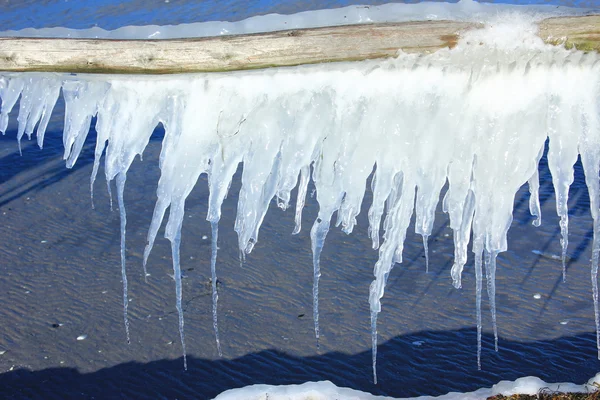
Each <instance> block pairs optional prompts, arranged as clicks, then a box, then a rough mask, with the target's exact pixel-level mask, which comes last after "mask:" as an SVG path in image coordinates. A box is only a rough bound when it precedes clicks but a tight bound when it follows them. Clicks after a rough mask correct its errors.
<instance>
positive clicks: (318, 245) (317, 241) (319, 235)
mask: <svg viewBox="0 0 600 400" xmlns="http://www.w3.org/2000/svg"><path fill="white" fill-rule="evenodd" d="M330 219H331V214H328V215H319V217H317V220H316V221H315V223H314V224H313V227H312V229H311V230H310V240H311V243H312V253H313V321H314V324H315V338H316V339H317V348H319V337H320V331H319V278H320V277H321V264H320V263H321V252H322V251H323V245H324V244H325V237H326V236H327V232H328V231H329V224H330Z"/></svg>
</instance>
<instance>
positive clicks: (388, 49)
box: [0, 15, 600, 74]
mask: <svg viewBox="0 0 600 400" xmlns="http://www.w3.org/2000/svg"><path fill="white" fill-rule="evenodd" d="M482 25H483V24H481V23H479V22H473V21H408V22H396V23H380V24H361V25H345V26H334V27H321V28H308V29H293V30H284V31H277V32H267V33H254V34H246V35H226V36H216V37H215V36H213V37H202V38H187V39H167V40H158V39H149V40H148V39H146V40H135V39H132V40H119V39H83V38H77V39H74V38H37V37H36V38H18V37H7V38H0V70H1V71H11V72H27V71H35V72H70V73H118V74H169V73H198V72H224V71H235V70H249V69H259V68H268V67H286V66H295V65H302V64H315V63H328V62H341V61H362V60H369V59H380V58H390V57H396V56H397V55H398V52H399V51H402V52H404V53H431V52H434V51H436V50H440V49H443V48H453V47H454V46H456V44H457V42H458V40H459V39H460V38H461V37H462V36H464V35H465V33H467V32H469V31H472V30H474V29H480V28H481V27H482ZM599 32H600V15H588V16H576V17H554V18H547V19H544V20H542V21H540V22H539V25H538V26H537V34H538V35H539V37H540V38H541V39H542V40H544V42H546V43H550V44H559V45H563V44H564V45H565V46H566V47H567V48H576V49H578V50H583V51H598V50H600V33H599ZM17 34H18V33H17Z"/></svg>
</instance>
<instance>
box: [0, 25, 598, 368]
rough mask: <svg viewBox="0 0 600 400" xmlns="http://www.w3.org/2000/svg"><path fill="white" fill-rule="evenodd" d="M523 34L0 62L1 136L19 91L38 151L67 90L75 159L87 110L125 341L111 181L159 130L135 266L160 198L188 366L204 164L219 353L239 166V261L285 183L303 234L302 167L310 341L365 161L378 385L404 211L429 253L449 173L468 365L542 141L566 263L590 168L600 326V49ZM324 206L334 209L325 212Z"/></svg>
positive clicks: (67, 135) (508, 30)
mask: <svg viewBox="0 0 600 400" xmlns="http://www.w3.org/2000/svg"><path fill="white" fill-rule="evenodd" d="M534 32H535V27H534V26H533V25H532V24H531V23H530V21H528V20H526V19H524V18H520V17H519V16H518V15H510V16H509V17H506V16H504V17H503V18H499V19H498V20H497V21H496V22H494V23H493V24H490V27H489V28H485V29H481V30H479V31H474V32H470V33H468V34H466V35H465V36H464V37H463V38H462V39H461V41H460V42H459V43H458V45H457V46H456V47H455V48H454V49H452V50H450V49H445V50H441V51H438V52H436V53H434V54H430V55H406V54H400V55H399V57H398V58H397V59H393V60H387V61H378V62H375V61H369V62H355V63H340V64H331V65H316V66H305V67H295V68H285V69H269V70H263V71H253V72H238V73H225V74H198V75H173V76H158V77H151V76H97V75H65V74H48V73H46V74H44V73H27V74H9V73H4V74H0V97H1V98H2V110H1V113H0V130H1V131H2V132H4V131H5V130H6V128H7V123H8V116H9V113H10V111H11V109H12V108H13V106H14V105H15V104H16V102H17V100H18V99H19V97H20V105H19V115H18V118H17V119H18V134H17V137H18V140H19V141H20V140H21V138H22V136H23V135H24V134H27V135H28V136H31V135H32V133H33V131H34V129H35V127H36V125H37V132H36V134H37V138H38V142H39V145H40V146H42V144H43V137H44V130H45V128H46V125H47V123H48V119H49V116H50V113H51V111H52V108H53V107H54V105H55V103H56V101H57V98H58V95H59V91H60V90H62V93H63V96H64V99H65V103H66V109H65V125H64V137H63V141H64V146H65V154H64V158H65V160H66V162H67V166H68V167H71V166H73V164H74V163H75V162H76V160H77V157H78V155H79V153H80V151H81V149H82V146H83V143H84V141H85V139H86V136H87V134H88V131H89V129H90V123H91V120H92V117H93V116H96V117H97V122H96V131H97V133H98V134H97V143H96V151H95V161H94V166H93V172H92V176H91V185H92V187H93V184H94V181H95V178H96V175H97V173H98V171H99V165H100V161H101V158H102V156H103V155H104V172H105V174H106V179H107V181H108V182H110V181H112V180H116V183H117V190H118V202H119V210H120V213H121V261H122V263H121V264H122V265H121V267H122V274H123V284H124V319H125V329H126V331H127V335H128V326H129V323H128V320H127V304H128V302H127V276H126V265H125V251H126V248H125V243H126V241H125V239H126V237H125V231H126V214H125V204H124V202H123V192H124V189H125V182H126V177H127V171H128V169H129V167H130V165H131V163H132V162H133V160H134V158H135V157H136V156H137V155H141V154H142V153H143V151H144V148H145V146H146V145H147V144H148V141H149V138H150V135H151V134H152V132H153V130H154V128H155V127H156V126H157V125H158V124H159V123H162V124H163V125H164V128H165V137H164V140H163V144H162V152H161V155H160V169H161V177H160V180H159V182H158V189H157V196H158V200H157V202H156V206H155V209H154V215H153V218H152V222H151V225H150V228H149V233H148V244H147V246H146V249H145V251H144V268H145V267H146V263H147V261H148V257H149V255H150V252H151V250H152V247H153V244H154V241H155V239H156V236H157V234H158V231H159V228H160V226H161V223H162V221H163V219H164V217H165V213H166V211H167V209H169V216H168V222H167V225H166V229H165V237H166V238H167V239H169V240H170V242H171V247H172V258H173V272H174V279H175V286H176V305H177V310H178V313H179V330H180V335H181V343H182V347H183V353H184V362H185V337H184V318H183V310H182V296H183V294H182V286H181V268H180V257H179V247H180V241H181V228H182V223H183V219H184V213H185V201H186V198H187V196H188V195H189V193H190V192H191V190H192V188H193V187H194V185H195V184H196V182H197V180H198V178H199V176H200V175H201V174H207V175H208V178H209V189H210V198H209V210H208V216H207V220H208V221H210V223H211V226H212V234H213V237H212V257H211V276H212V289H213V325H214V329H215V334H216V338H217V346H218V349H219V352H220V342H219V336H218V326H217V299H218V296H217V274H216V264H217V235H218V223H219V220H220V214H221V204H222V202H223V199H224V198H225V196H226V195H227V192H228V190H229V186H230V183H231V180H232V177H233V174H234V173H235V171H236V169H237V167H238V165H239V164H240V163H243V174H242V187H241V189H240V192H239V202H238V208H237V218H236V221H235V231H236V232H237V234H238V244H239V251H240V259H241V260H242V261H243V259H244V257H245V255H246V254H248V253H250V252H251V251H252V249H253V247H254V245H255V243H256V241H257V240H258V235H259V229H260V226H261V223H262V221H263V218H264V216H265V214H266V212H267V210H268V208H269V205H270V204H271V202H272V201H273V199H274V198H275V199H276V201H277V205H278V206H279V207H280V208H282V209H286V208H287V207H288V206H289V205H290V202H291V191H292V189H294V188H295V187H296V186H298V187H299V189H298V196H297V199H296V227H295V228H294V231H293V232H294V233H298V232H299V231H300V220H301V213H302V208H303V205H304V199H305V196H306V193H307V185H308V182H309V180H310V177H312V180H313V182H314V185H315V187H316V193H317V194H316V196H317V200H318V203H319V214H318V217H317V219H316V221H315V222H314V224H313V226H312V229H311V231H310V236H311V240H312V251H313V269H314V284H313V288H314V289H313V295H314V320H315V335H316V338H317V342H318V338H319V324H318V312H319V309H318V285H319V276H320V269H321V265H320V259H319V258H320V253H321V250H322V248H323V246H324V245H325V240H326V236H327V232H328V230H329V228H330V225H331V223H332V222H333V223H334V224H335V225H336V226H341V228H342V230H343V231H344V232H346V233H348V234H349V233H351V232H352V230H353V228H354V225H355V224H356V216H357V215H358V213H359V212H360V209H361V204H362V201H363V196H364V193H365V190H366V183H367V178H368V177H369V175H371V174H372V173H373V181H372V191H373V200H372V203H371V205H370V208H369V210H368V219H369V233H370V237H371V239H372V244H373V248H374V249H378V250H379V260H378V261H377V263H376V264H375V267H374V276H375V279H374V280H373V282H372V284H371V287H370V293H369V303H370V310H371V325H372V350H373V373H374V378H375V380H376V379H377V378H376V377H377V375H376V351H377V316H378V314H379V312H380V311H381V299H382V297H383V295H384V290H385V284H386V280H387V278H388V276H389V274H390V273H391V270H392V267H393V266H394V265H395V264H397V263H402V253H403V245H404V240H405V237H406V234H407V229H408V227H409V223H410V221H411V217H412V216H413V214H414V215H415V221H416V223H415V231H416V233H417V234H420V235H422V237H423V243H424V245H425V247H427V239H428V237H429V236H430V235H431V233H432V226H433V219H434V215H435V209H436V207H437V205H438V201H439V199H440V194H441V192H442V188H443V187H444V186H445V185H447V191H446V192H445V194H444V196H443V210H444V211H445V212H446V213H448V215H449V218H450V226H451V228H452V229H453V231H454V245H455V257H454V265H453V266H452V270H451V271H450V272H451V277H452V280H453V283H454V286H456V287H457V288H459V287H461V274H462V271H463V268H464V266H465V264H466V263H467V248H468V245H469V243H470V241H471V240H472V249H473V253H474V269H475V275H476V315H477V317H476V320H477V332H478V334H477V337H478V339H477V356H478V363H480V353H481V332H482V324H481V296H482V290H483V276H484V271H485V278H486V289H487V294H488V296H489V299H490V306H491V312H492V320H493V321H494V322H493V324H494V326H493V329H494V332H495V336H496V348H497V333H496V323H495V301H494V296H495V283H494V279H495V272H496V257H497V256H498V254H499V253H500V252H503V251H506V250H507V239H506V236H507V231H508V229H509V227H510V224H511V221H512V211H513V203H514V197H515V194H516V192H517V190H518V189H519V188H520V187H521V186H522V185H523V184H524V183H526V182H528V183H529V188H530V193H531V198H530V209H531V213H532V215H534V216H535V217H536V219H535V220H534V225H539V223H540V222H541V215H540V206H539V199H538V189H539V181H538V170H537V167H538V165H537V164H538V162H539V160H540V157H541V155H542V153H543V149H544V144H545V142H546V140H547V139H549V153H548V163H549V165H550V171H551V173H552V176H553V182H554V187H555V190H556V198H557V212H558V214H559V216H560V218H561V224H560V225H561V233H562V235H563V237H562V241H561V243H562V257H563V262H564V258H565V255H566V252H567V243H568V242H567V234H568V229H567V227H568V213H567V208H566V207H567V198H568V189H569V186H570V184H571V183H572V181H573V165H574V163H575V161H576V160H577V157H578V156H579V157H581V161H582V164H583V168H584V171H585V174H586V182H587V186H588V189H589V193H590V200H591V213H592V218H593V220H594V239H593V253H592V263H591V275H592V284H593V294H594V296H593V297H594V299H593V300H594V305H595V310H596V328H597V330H600V321H599V313H598V286H597V271H598V261H599V254H600V237H599V235H600V217H599V215H598V207H599V203H598V202H599V200H600V199H599V196H600V187H599V181H598V174H599V167H600V109H599V108H598V107H599V95H600V80H599V78H600V74H599V73H600V63H599V62H598V61H599V58H598V56H597V55H596V54H595V53H594V54H592V53H590V54H584V53H582V52H578V51H568V50H565V49H563V48H560V47H553V46H549V45H545V44H544V43H543V42H542V41H541V40H540V39H539V38H537V37H536V36H535V35H534ZM334 214H336V221H332V218H333V216H334ZM382 220H383V223H382ZM382 230H383V235H381V231H382ZM380 236H383V240H380ZM471 238H472V239H471ZM323 267H324V268H326V266H323ZM599 338H600V336H599ZM598 348H599V349H600V339H599V340H598ZM599 351H600V350H599ZM599 356H600V353H599Z"/></svg>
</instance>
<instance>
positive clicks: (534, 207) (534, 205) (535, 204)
mask: <svg viewBox="0 0 600 400" xmlns="http://www.w3.org/2000/svg"><path fill="white" fill-rule="evenodd" d="M543 154H544V148H543V147H541V148H540V151H539V153H538V155H537V161H536V162H535V165H538V166H539V164H540V159H541V158H542V155H543ZM527 183H528V185H529V212H530V213H531V215H532V216H534V217H535V219H534V220H533V222H532V223H531V224H532V225H533V226H536V227H537V226H540V225H541V224H542V208H541V207H540V173H539V168H536V169H535V171H534V172H533V175H532V176H531V178H529V181H527Z"/></svg>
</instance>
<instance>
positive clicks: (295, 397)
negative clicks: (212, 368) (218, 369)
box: [215, 374, 600, 400]
mask: <svg viewBox="0 0 600 400" xmlns="http://www.w3.org/2000/svg"><path fill="white" fill-rule="evenodd" d="M432 379H435V377H432ZM599 383H600V374H598V375H596V376H595V377H593V378H591V379H590V380H589V381H588V382H587V383H586V384H584V385H576V384H573V383H546V382H544V381H543V380H541V379H539V378H536V377H533V376H528V377H524V378H519V379H517V380H516V381H501V382H499V383H497V384H495V385H494V386H492V387H491V388H482V389H479V390H476V391H475V392H470V393H448V394H445V395H442V396H437V397H431V396H420V397H411V398H406V399H393V398H391V397H384V396H374V395H372V394H369V393H364V392H360V391H358V390H352V389H347V388H342V387H337V386H335V385H334V384H333V383H331V382H329V381H322V382H307V383H303V384H301V385H285V386H283V385H282V386H270V385H251V386H246V387H243V388H240V389H232V390H227V391H225V392H223V393H221V394H220V395H218V396H217V397H215V400H266V399H268V400H309V399H310V400H337V399H344V400H485V399H487V398H488V397H491V396H495V395H499V394H501V395H504V396H510V395H513V394H529V395H536V394H538V393H553V394H554V393H591V392H595V391H596V390H598V384H599Z"/></svg>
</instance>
